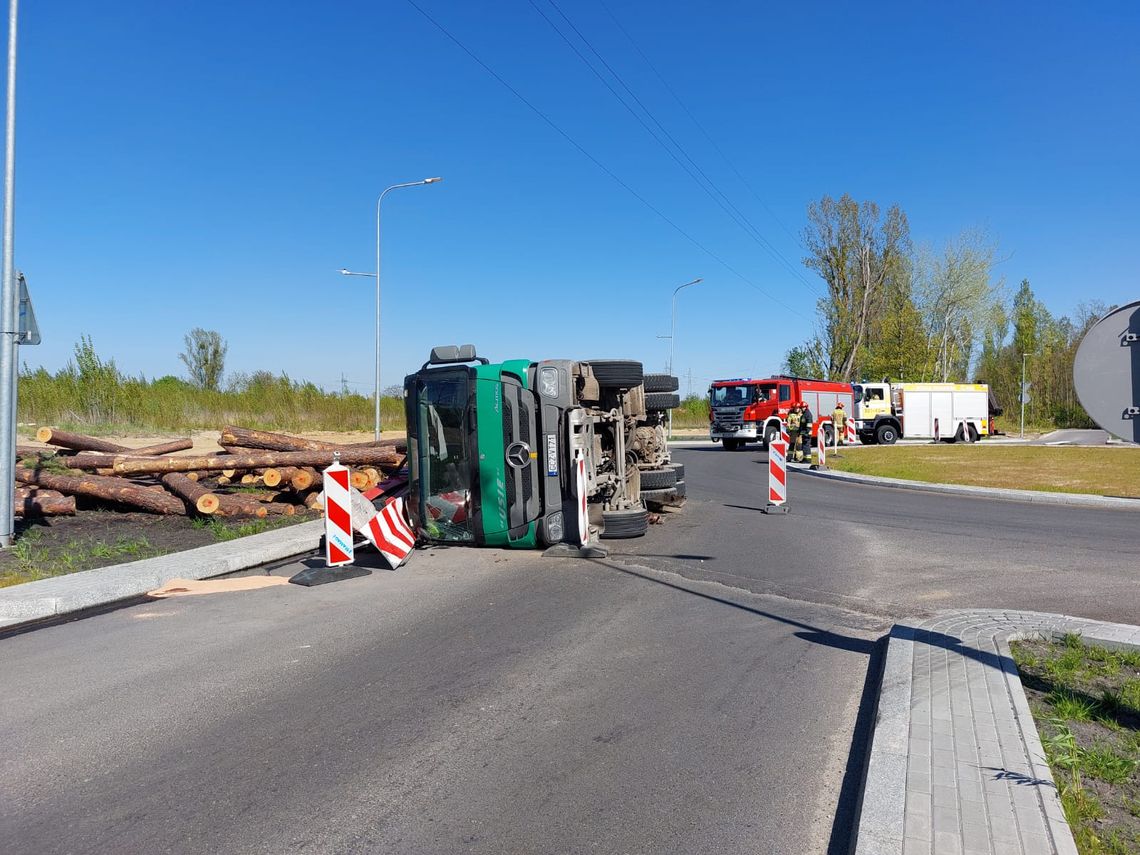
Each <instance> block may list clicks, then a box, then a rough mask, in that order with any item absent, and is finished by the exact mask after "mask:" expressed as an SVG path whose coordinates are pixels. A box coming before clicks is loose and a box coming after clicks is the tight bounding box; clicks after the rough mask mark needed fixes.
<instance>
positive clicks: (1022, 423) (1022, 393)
mask: <svg viewBox="0 0 1140 855" xmlns="http://www.w3.org/2000/svg"><path fill="white" fill-rule="evenodd" d="M1028 355H1029V354H1027V353H1023V354H1021V394H1020V395H1019V396H1018V397H1019V398H1020V399H1021V438H1022V439H1025V357H1026V356H1028Z"/></svg>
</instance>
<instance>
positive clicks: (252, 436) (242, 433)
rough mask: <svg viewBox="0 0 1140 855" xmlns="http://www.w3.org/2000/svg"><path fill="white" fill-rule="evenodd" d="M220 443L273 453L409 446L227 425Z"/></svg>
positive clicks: (400, 442)
mask: <svg viewBox="0 0 1140 855" xmlns="http://www.w3.org/2000/svg"><path fill="white" fill-rule="evenodd" d="M218 443H219V444H220V445H222V446H226V445H234V446H242V447H245V448H265V449H269V450H271V451H334V450H337V449H341V448H353V449H358V448H392V449H397V447H398V446H400V445H404V446H406V445H407V441H406V440H404V439H382V440H380V441H379V442H376V441H372V442H362V443H352V444H351V445H346V444H345V443H336V442H323V441H322V440H319V439H304V438H302V437H299V436H290V435H289V434H285V433H271V432H270V431H265V430H249V429H248V428H241V427H234V426H233V425H227V426H226V427H224V428H222V435H221V438H220V439H219V440H218Z"/></svg>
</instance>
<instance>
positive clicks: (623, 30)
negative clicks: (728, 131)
mask: <svg viewBox="0 0 1140 855" xmlns="http://www.w3.org/2000/svg"><path fill="white" fill-rule="evenodd" d="M598 2H599V3H600V4H601V7H602V8H603V9H604V10H605V12H606V14H607V15H609V16H610V20H611V21H613V22H614V26H616V27H617V28H618V29H619V30H621V33H622V35H623V36H625V38H626V41H628V42H629V43H630V45H632V46H633V49H634V50H635V51H637V55H638V56H640V57H641V58H642V59H643V60H644V61H645V64H646V65H648V66H649V69H650V71H652V72H653V74H654V76H655V77H656V78H657V79H658V80H659V81H660V82H661V85H662V86H664V87H665V90H666V91H667V92H668V93H669V94H670V95H671V96H672V98H673V100H674V101H676V102H677V106H679V107H680V108H681V109H682V110H684V112H685V115H686V116H688V117H689V120H690V121H692V123H693V124H694V125H696V127H697V130H699V131H700V132H701V134H702V135H703V136H704V138H705V139H706V140H708V141H709V144H710V145H711V146H712V147H713V149H714V150H715V151H716V153H717V154H718V155H720V158H721V160H723V161H724V162H725V164H726V165H727V166H728V168H729V169H731V170H732V172H733V174H734V175H735V176H736V177H737V178H738V179H739V180H740V183H741V184H743V185H744V187H745V188H746V189H747V190H748V192H749V193H751V194H752V196H753V198H754V199H756V201H757V202H759V203H760V205H761V207H763V208H764V210H765V211H767V212H768V215H769V216H770V217H771V218H772V219H773V220H775V221H776V223H777V224H778V225H779V226H780V228H781V229H783V230H784V234H786V235H787V236H788V237H790V238H791V239H792V240H793V241H795V243H796V245H797V246H800V247H802V246H803V242H802V240H801V239H800V238H799V237H798V236H797V235H795V234H794V233H793V232H792V230H791V229H789V228H788V227H787V226H786V225H785V224H784V221H783V220H781V219H780V218H779V216H777V215H776V212H775V211H773V210H772V209H771V208H770V207H769V206H768V203H767V202H765V201H764V199H763V197H762V196H761V195H760V194H759V193H757V192H756V189H755V188H754V187H753V186H752V185H751V184H750V183H749V182H748V179H747V178H745V177H744V175H743V174H741V172H740V170H739V169H737V168H736V164H735V163H733V162H732V160H731V159H730V158H729V157H728V155H727V154H725V153H724V150H723V149H722V148H721V147H720V146H719V145H718V144H717V141H716V140H715V139H714V138H713V136H712V134H710V133H709V132H708V131H707V130H706V129H705V126H704V125H703V124H701V122H700V120H699V119H697V117H696V116H695V115H693V112H692V110H690V109H689V107H688V105H686V104H685V102H684V101H682V100H681V96H680V95H678V94H677V92H676V90H675V89H673V87H672V86H670V85H669V81H668V80H666V79H665V76H664V75H663V74H661V72H660V71H658V70H657V66H656V65H654V64H653V61H652V60H650V58H649V57H648V56H646V54H645V51H643V50H642V49H641V46H640V45H639V44H638V43H637V41H636V40H635V39H634V38H633V36H632V35H630V33H629V30H627V29H626V28H625V27H624V26H622V23H621V21H619V20H618V18H617V16H616V15H614V13H613V11H612V10H611V9H610V7H609V6H608V5H606V2H605V0H598Z"/></svg>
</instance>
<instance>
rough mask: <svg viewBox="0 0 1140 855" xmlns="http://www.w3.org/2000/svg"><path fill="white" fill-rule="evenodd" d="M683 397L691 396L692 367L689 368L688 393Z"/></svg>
mask: <svg viewBox="0 0 1140 855" xmlns="http://www.w3.org/2000/svg"><path fill="white" fill-rule="evenodd" d="M685 397H687V398H691V397H693V369H692V367H690V368H689V394H688V395H686V396H685Z"/></svg>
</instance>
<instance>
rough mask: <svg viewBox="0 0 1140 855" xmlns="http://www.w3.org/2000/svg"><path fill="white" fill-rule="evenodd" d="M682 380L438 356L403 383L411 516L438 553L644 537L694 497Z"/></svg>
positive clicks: (613, 366) (447, 353)
mask: <svg viewBox="0 0 1140 855" xmlns="http://www.w3.org/2000/svg"><path fill="white" fill-rule="evenodd" d="M676 390H677V379H676V378H675V377H672V376H669V375H665V374H646V373H645V372H644V371H643V368H642V364H641V363H640V362H635V361H631V360H590V361H575V360H563V359H550V360H544V361H540V362H534V361H531V360H527V359H514V360H507V361H505V362H498V363H491V362H489V361H488V360H487V359H484V358H482V357H480V356H478V355H477V354H476V352H475V348H474V347H473V346H472V345H463V346H454V345H449V346H444V347H436V348H434V349H433V350H432V352H431V356H430V357H429V359H428V361H427V362H425V363H424V365H423V367H422V368H421V369H420V370H419V371H417V372H416V373H414V374H410V375H408V376H407V377H406V378H404V401H405V408H406V416H407V430H408V470H409V491H408V501H407V508H408V516H409V518H410V521H411V523H412V525H413V527H414V528H415V529H416V532H417V534H418V535H419V536H420V537H421V538H422V539H424V540H426V541H429V542H435V543H451V544H471V545H481V546H500V547H512V548H540V547H546V546H552V545H555V544H559V543H569V544H574V545H579V546H584V545H586V544H587V543H589V542H590V541H591V540H593V538H594V537H602V538H628V537H640V536H641V535H643V534H645V532H646V530H647V528H648V526H649V518H650V517H649V514H650V511H651V510H660V509H661V508H662V507H664V506H673V507H677V506H679V505H681V504H682V503H683V501H684V497H685V481H684V468H683V466H681V465H679V464H674V463H672V462H671V461H670V459H669V447H668V444H667V441H666V438H667V422H668V411H669V410H670V409H672V408H674V407H676V406H677V405H678V404H679V399H678V396H677V392H676Z"/></svg>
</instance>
